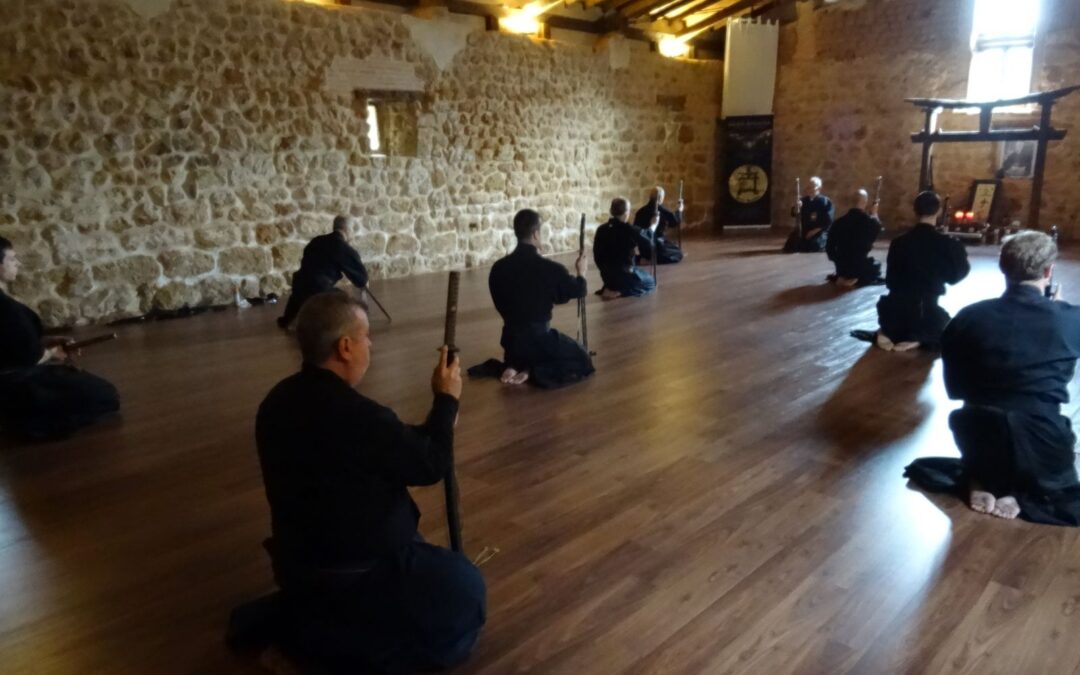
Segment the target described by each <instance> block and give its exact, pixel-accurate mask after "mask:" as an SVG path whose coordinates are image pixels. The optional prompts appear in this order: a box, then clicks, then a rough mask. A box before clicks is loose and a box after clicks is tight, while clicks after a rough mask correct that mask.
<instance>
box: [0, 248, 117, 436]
mask: <svg viewBox="0 0 1080 675" xmlns="http://www.w3.org/2000/svg"><path fill="white" fill-rule="evenodd" d="M18 274H19V258H18V256H17V255H16V252H15V248H14V246H13V245H12V243H11V242H10V241H8V240H7V239H5V238H3V237H0V281H2V282H3V283H5V284H10V283H12V282H14V281H15V279H16V277H17V276H18ZM70 342H71V339H70V338H65V337H52V338H45V337H43V334H42V325H41V319H40V318H39V317H38V315H37V314H36V313H35V312H34V311H33V310H32V309H30V308H29V307H27V306H26V305H24V304H22V303H20V302H18V301H16V300H15V299H14V298H12V297H10V296H8V295H7V294H5V293H4V292H3V291H2V290H0V427H3V428H4V429H6V430H8V431H11V432H13V433H14V434H15V435H17V436H22V437H26V438H30V439H37V440H48V439H55V438H62V437H64V436H67V435H68V434H70V433H72V432H73V431H76V430H77V429H80V428H82V427H84V426H87V425H89V424H91V423H93V422H95V421H97V420H98V419H99V418H101V417H102V416H104V415H107V414H109V413H113V412H116V411H117V410H119V409H120V397H119V396H118V395H117V392H116V387H114V386H113V385H111V384H110V383H108V382H106V381H105V380H103V379H101V378H100V377H97V376H96V375H91V374H90V373H87V372H85V371H82V370H80V369H78V368H76V367H75V366H73V365H72V364H71V361H70V357H71V356H72V354H69V353H68V352H67V351H65V345H67V344H68V343H70Z"/></svg>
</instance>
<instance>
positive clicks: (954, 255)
mask: <svg viewBox="0 0 1080 675" xmlns="http://www.w3.org/2000/svg"><path fill="white" fill-rule="evenodd" d="M940 211H941V198H940V197H938V196H937V195H936V194H935V193H933V192H923V193H921V194H919V196H917V197H916V198H915V215H916V217H918V219H919V222H918V223H917V224H916V225H915V227H914V228H912V229H911V231H909V232H906V233H904V234H902V235H900V236H899V237H897V238H896V239H893V241H892V243H891V244H890V245H889V255H888V258H887V260H886V271H885V285H886V286H887V287H888V289H889V294H888V295H883V296H882V297H881V299H880V300H879V301H878V304H877V311H878V325H879V326H880V328H879V330H878V333H877V337H876V340H877V345H878V346H879V347H881V348H882V349H885V350H887V351H893V350H895V351H906V350H908V349H914V348H916V347H919V346H920V345H921V346H923V347H926V348H928V349H937V348H938V347H939V346H940V343H941V333H942V331H944V330H945V324H947V323H948V322H949V313H948V312H946V311H945V310H944V309H942V308H941V307H939V306H938V298H939V297H941V296H942V295H944V294H945V285H946V284H956V283H959V282H960V281H961V280H962V279H963V278H964V277H966V276H967V275H968V272H969V271H970V270H971V266H970V265H969V263H968V258H967V251H966V250H965V249H964V245H963V244H961V243H960V242H958V241H956V240H955V239H952V238H951V237H948V236H946V235H944V234H941V233H940V232H938V231H937V229H936V227H935V223H936V222H937V216H938V213H939V212H940Z"/></svg>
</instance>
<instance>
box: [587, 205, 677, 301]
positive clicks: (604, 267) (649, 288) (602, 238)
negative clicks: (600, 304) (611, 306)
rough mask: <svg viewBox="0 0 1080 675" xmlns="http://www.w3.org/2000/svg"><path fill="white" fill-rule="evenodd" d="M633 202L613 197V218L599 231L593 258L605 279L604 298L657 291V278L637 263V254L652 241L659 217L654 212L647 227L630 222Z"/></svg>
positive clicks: (597, 231)
mask: <svg viewBox="0 0 1080 675" xmlns="http://www.w3.org/2000/svg"><path fill="white" fill-rule="evenodd" d="M629 219H630V201H629V200H627V199H625V198H623V197H616V198H615V199H613V200H611V218H610V219H609V220H608V221H607V222H606V223H604V224H603V225H601V226H600V227H599V228H597V230H596V237H595V239H594V240H593V258H594V259H595V260H596V266H597V267H598V268H600V278H601V279H603V280H604V288H603V289H601V297H603V298H604V299H605V300H611V299H613V298H618V297H621V296H624V295H625V296H632V297H640V296H642V295H648V294H649V293H652V292H653V291H654V290H656V279H653V277H652V275H651V274H649V273H648V272H646V271H645V270H643V269H640V268H639V267H638V266H637V265H636V264H635V257H636V256H637V254H638V253H639V251H640V250H641V249H642V248H643V247H648V246H649V245H650V242H651V241H652V236H651V235H652V233H653V232H655V231H656V228H657V227H658V226H659V223H660V219H659V217H658V216H656V215H653V217H652V220H650V221H649V228H648V230H642V229H641V228H639V227H635V226H634V225H631V224H630V223H629Z"/></svg>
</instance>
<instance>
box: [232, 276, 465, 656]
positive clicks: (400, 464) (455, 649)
mask: <svg viewBox="0 0 1080 675" xmlns="http://www.w3.org/2000/svg"><path fill="white" fill-rule="evenodd" d="M296 332H297V338H298V341H299V343H300V350H301V352H302V354H303V366H302V368H301V370H300V372H299V373H296V374H295V375H292V376H290V377H288V378H286V379H284V380H282V381H281V382H280V383H278V384H277V385H276V386H275V387H274V388H273V389H272V390H271V391H270V393H269V394H268V395H267V396H266V399H265V400H263V402H262V405H260V406H259V411H258V415H257V417H256V420H255V440H256V445H257V447H258V453H259V462H260V465H261V467H262V475H263V482H264V484H265V487H266V497H267V500H268V502H269V504H270V514H271V529H272V532H273V536H272V538H271V539H269V540H268V541H267V543H266V549H267V551H268V552H269V553H270V557H271V563H272V567H273V571H274V578H275V581H276V582H277V585H278V587H279V588H280V591H279V592H278V593H276V594H274V595H272V596H268V598H264V599H263V600H261V601H259V602H261V603H262V609H263V611H265V612H266V613H267V614H269V615H270V616H269V617H266V616H264V617H262V619H261V626H260V627H261V628H262V629H263V630H265V631H266V632H265V633H263V634H262V635H259V636H257V637H261V638H263V639H269V640H271V641H274V642H277V643H278V644H279V645H280V646H281V648H282V650H283V651H284V652H285V653H286V654H287V655H290V656H292V657H293V658H296V659H298V660H300V661H301V662H313V663H314V664H317V665H319V666H322V667H329V668H331V669H333V670H334V671H335V672H337V671H339V670H340V671H343V672H365V673H367V672H374V673H414V672H421V671H424V672H426V671H428V670H432V669H441V668H450V667H453V666H456V665H458V664H459V663H461V662H463V661H464V660H465V659H466V658H467V657H468V655H469V652H470V651H471V649H472V647H473V645H474V644H475V643H476V640H477V637H478V636H479V633H480V629H481V627H482V626H483V625H484V621H485V594H486V591H485V586H484V580H483V577H481V575H480V572H479V571H478V570H477V569H476V567H475V566H474V565H473V564H472V563H471V562H469V560H468V559H467V558H466V557H465V556H463V555H462V554H460V553H455V552H452V551H449V550H447V549H444V548H440V547H438V546H433V545H431V544H428V543H426V542H424V540H423V539H422V538H421V537H420V535H419V534H418V532H417V524H418V522H419V519H420V511H419V510H418V508H417V506H416V504H415V503H414V502H413V500H412V498H411V497H410V496H409V491H408V486H412V485H432V484H434V483H436V482H438V481H440V480H442V479H443V477H444V476H445V475H446V472H447V470H448V467H449V465H450V458H451V456H452V455H451V453H452V449H453V443H454V426H455V424H456V420H457V416H458V400H459V398H460V396H461V386H462V384H461V371H460V366H459V361H458V360H455V361H454V363H453V364H451V365H449V366H448V365H447V350H446V348H445V347H444V348H443V349H442V350H441V352H442V353H441V355H440V357H439V364H438V366H437V367H436V369H435V372H434V374H433V375H432V379H431V387H432V390H433V392H434V402H433V403H432V407H431V411H430V412H429V413H428V416H427V421H425V422H424V423H423V424H420V425H416V426H413V425H407V424H404V423H403V422H401V421H400V420H399V419H398V418H397V416H396V415H395V414H394V412H393V411H392V410H390V409H389V408H385V407H383V406H381V405H379V404H378V403H376V402H374V401H372V400H371V399H369V398H367V397H365V396H363V395H362V394H360V393H359V392H357V391H356V389H355V387H356V386H357V385H358V384H359V383H360V381H361V380H362V379H363V377H364V373H365V372H366V371H367V367H368V363H369V361H370V346H371V342H370V338H369V334H368V319H367V313H366V311H365V310H364V309H363V308H362V306H361V305H360V304H358V303H357V302H356V301H354V300H352V299H351V298H349V297H348V296H347V295H346V294H344V293H341V292H339V291H329V292H326V293H321V294H319V295H316V296H314V297H312V298H310V299H309V300H308V301H307V303H305V305H304V307H303V309H301V310H300V315H299V317H298V320H297V331H296ZM237 611H238V612H239V611H240V610H237ZM236 616H237V613H236V612H234V623H235V622H236ZM255 637H256V636H246V637H245V638H244V639H245V640H254V638H255ZM239 642H240V640H239V638H238V637H237V635H236V634H235V633H234V634H233V635H232V636H231V640H230V643H231V644H233V645H234V646H239V645H238V643H239ZM320 672H321V671H320Z"/></svg>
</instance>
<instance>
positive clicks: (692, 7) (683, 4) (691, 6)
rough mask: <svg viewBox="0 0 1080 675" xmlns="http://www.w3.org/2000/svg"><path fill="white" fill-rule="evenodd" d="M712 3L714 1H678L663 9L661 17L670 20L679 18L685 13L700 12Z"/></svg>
mask: <svg viewBox="0 0 1080 675" xmlns="http://www.w3.org/2000/svg"><path fill="white" fill-rule="evenodd" d="M713 2H714V0H679V2H677V3H675V4H674V5H672V6H671V7H668V8H667V9H665V10H664V13H663V16H667V17H670V18H676V17H680V16H683V15H685V14H686V13H687V12H691V11H696V10H700V9H701V8H703V7H706V6H707V5H710V4H712V3H713Z"/></svg>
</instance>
